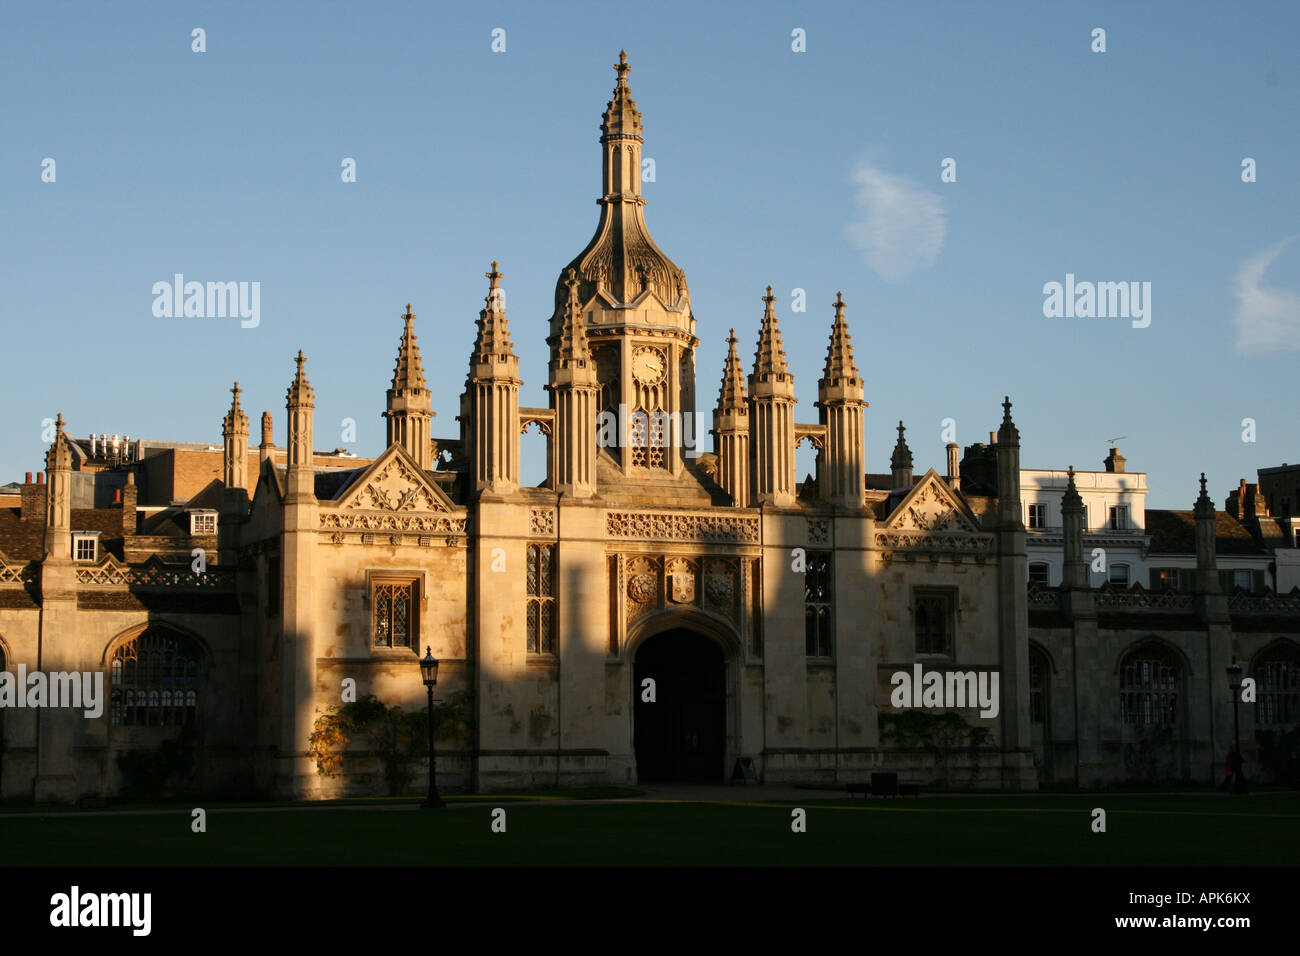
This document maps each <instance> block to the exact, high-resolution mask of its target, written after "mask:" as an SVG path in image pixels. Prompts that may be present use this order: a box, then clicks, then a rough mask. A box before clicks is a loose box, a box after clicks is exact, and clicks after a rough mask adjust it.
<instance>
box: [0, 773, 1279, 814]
mask: <svg viewBox="0 0 1300 956" xmlns="http://www.w3.org/2000/svg"><path fill="white" fill-rule="evenodd" d="M636 789H638V790H641V791H642V795H641V796H637V797H615V798H611V799H603V800H552V799H549V798H547V797H545V796H542V797H540V798H537V795H536V794H530V797H533V799H529V798H527V797H525V798H523V799H512V798H511V796H510V795H509V794H494V795H489V796H483V797H477V796H475V795H466V796H467V797H471V796H472V797H473V799H465V800H463V801H462V800H456V801H454V802H452V803H449V804H448V805H447V808H448V809H450V810H467V809H471V808H477V809H482V808H483V807H485V806H492V805H494V801H495V802H498V803H503V804H506V805H508V806H515V807H518V806H521V805H527V806H542V807H572V806H593V805H597V806H598V805H603V804H615V803H762V802H771V803H782V804H788V803H793V804H800V803H810V802H814V801H818V800H844V799H847V797H848V795H847V793H845V792H844V791H842V790H823V789H819V788H813V787H796V786H791V785H786V784H748V785H739V784H738V785H735V786H728V785H726V784H707V783H671V784H639V785H638V786H637V788H636ZM1265 792H1266V793H1267V794H1268V795H1269V796H1291V797H1300V791H1297V790H1270V791H1265ZM458 796H459V795H458ZM1088 796H1091V797H1095V798H1098V799H1102V798H1104V799H1106V800H1112V801H1113V800H1117V799H1123V798H1125V797H1188V796H1222V798H1223V799H1224V800H1228V799H1231V798H1230V797H1229V795H1227V794H1222V795H1219V794H1214V793H1211V792H1209V791H1206V792H1204V793H1202V792H1199V791H1192V792H1188V791H1164V792H1144V793H1107V792H1104V791H1101V792H1096V791H1094V792H1091V793H1082V792H1079V793H1043V792H1034V791H1030V792H1020V793H996V792H987V791H986V792H976V793H923V794H921V799H922V800H943V799H947V798H956V799H979V798H999V799H1005V798H1015V797H1023V798H1032V799H1051V798H1053V797H1088ZM854 799H855V800H856V801H859V802H861V803H863V804H864V805H871V804H872V803H875V804H877V805H884V804H886V803H891V804H892V803H896V802H899V801H900V800H901V802H902V803H904V804H911V803H914V801H913V800H912V799H911V798H897V799H890V800H876V801H873V800H870V799H866V798H862V797H855V798H854ZM192 809H193V808H192V807H190V806H189V805H185V804H178V805H177V806H175V807H160V808H153V809H147V810H49V811H43V810H29V811H25V812H17V813H4V812H0V822H4V823H8V822H12V821H16V820H27V819H33V820H46V819H50V818H51V817H108V816H112V817H145V816H165V815H168V814H184V815H185V816H189V815H190V812H191V810H192ZM419 809H421V807H420V805H419V804H418V803H347V804H339V803H324V804H316V803H300V804H293V805H289V806H278V807H221V806H217V807H212V808H210V809H208V813H209V814H213V813H324V812H328V811H331V810H350V811H367V812H372V813H373V812H374V811H377V810H378V811H389V812H394V813H405V812H410V811H413V810H419Z"/></svg>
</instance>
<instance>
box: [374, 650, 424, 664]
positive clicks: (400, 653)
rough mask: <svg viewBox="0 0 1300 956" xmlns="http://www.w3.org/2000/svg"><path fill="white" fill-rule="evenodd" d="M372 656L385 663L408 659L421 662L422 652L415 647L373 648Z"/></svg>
mask: <svg viewBox="0 0 1300 956" xmlns="http://www.w3.org/2000/svg"><path fill="white" fill-rule="evenodd" d="M370 656H371V657H373V658H375V659H376V660H385V661H404V660H406V659H407V658H415V659H416V660H419V658H420V652H419V651H417V650H416V649H415V648H414V647H372V648H370Z"/></svg>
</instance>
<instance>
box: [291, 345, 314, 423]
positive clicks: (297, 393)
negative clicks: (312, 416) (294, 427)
mask: <svg viewBox="0 0 1300 956" xmlns="http://www.w3.org/2000/svg"><path fill="white" fill-rule="evenodd" d="M294 361H295V362H297V363H298V374H297V375H295V376H294V377H293V382H292V384H290V386H289V391H288V394H287V395H286V396H285V399H286V400H287V402H288V403H289V405H291V406H294V405H297V406H303V407H307V408H314V407H315V406H316V390H315V389H313V388H312V387H311V384H310V383H309V382H308V381H307V376H306V375H304V374H303V371H302V367H303V366H304V365H306V364H307V359H306V357H305V356H304V355H303V354H302V349H299V350H298V355H297V357H296V358H295V359H294Z"/></svg>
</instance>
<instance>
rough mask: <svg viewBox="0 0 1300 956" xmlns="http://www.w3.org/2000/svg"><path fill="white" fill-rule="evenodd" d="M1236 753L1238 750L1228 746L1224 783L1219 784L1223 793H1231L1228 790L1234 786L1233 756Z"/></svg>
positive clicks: (1224, 763) (1224, 764) (1230, 745)
mask: <svg viewBox="0 0 1300 956" xmlns="http://www.w3.org/2000/svg"><path fill="white" fill-rule="evenodd" d="M1236 752H1237V751H1236V748H1235V747H1233V745H1232V744H1228V757H1227V759H1226V760H1224V761H1223V783H1221V784H1219V789H1220V790H1222V791H1226V792H1231V791H1229V790H1228V788H1229V787H1230V786H1232V755H1233V754H1234V753H1236Z"/></svg>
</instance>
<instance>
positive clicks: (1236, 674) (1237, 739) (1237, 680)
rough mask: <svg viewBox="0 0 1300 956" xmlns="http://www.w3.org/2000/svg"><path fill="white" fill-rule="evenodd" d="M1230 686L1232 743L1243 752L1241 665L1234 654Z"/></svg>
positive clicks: (1238, 751) (1230, 672) (1230, 665)
mask: <svg viewBox="0 0 1300 956" xmlns="http://www.w3.org/2000/svg"><path fill="white" fill-rule="evenodd" d="M1228 688H1229V689H1230V690H1231V691H1232V744H1233V746H1234V747H1236V748H1237V753H1241V726H1240V724H1239V723H1238V722H1237V702H1238V701H1239V700H1241V665H1240V664H1238V663H1237V657H1236V655H1235V654H1234V655H1233V658H1232V663H1231V664H1229V665H1228Z"/></svg>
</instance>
